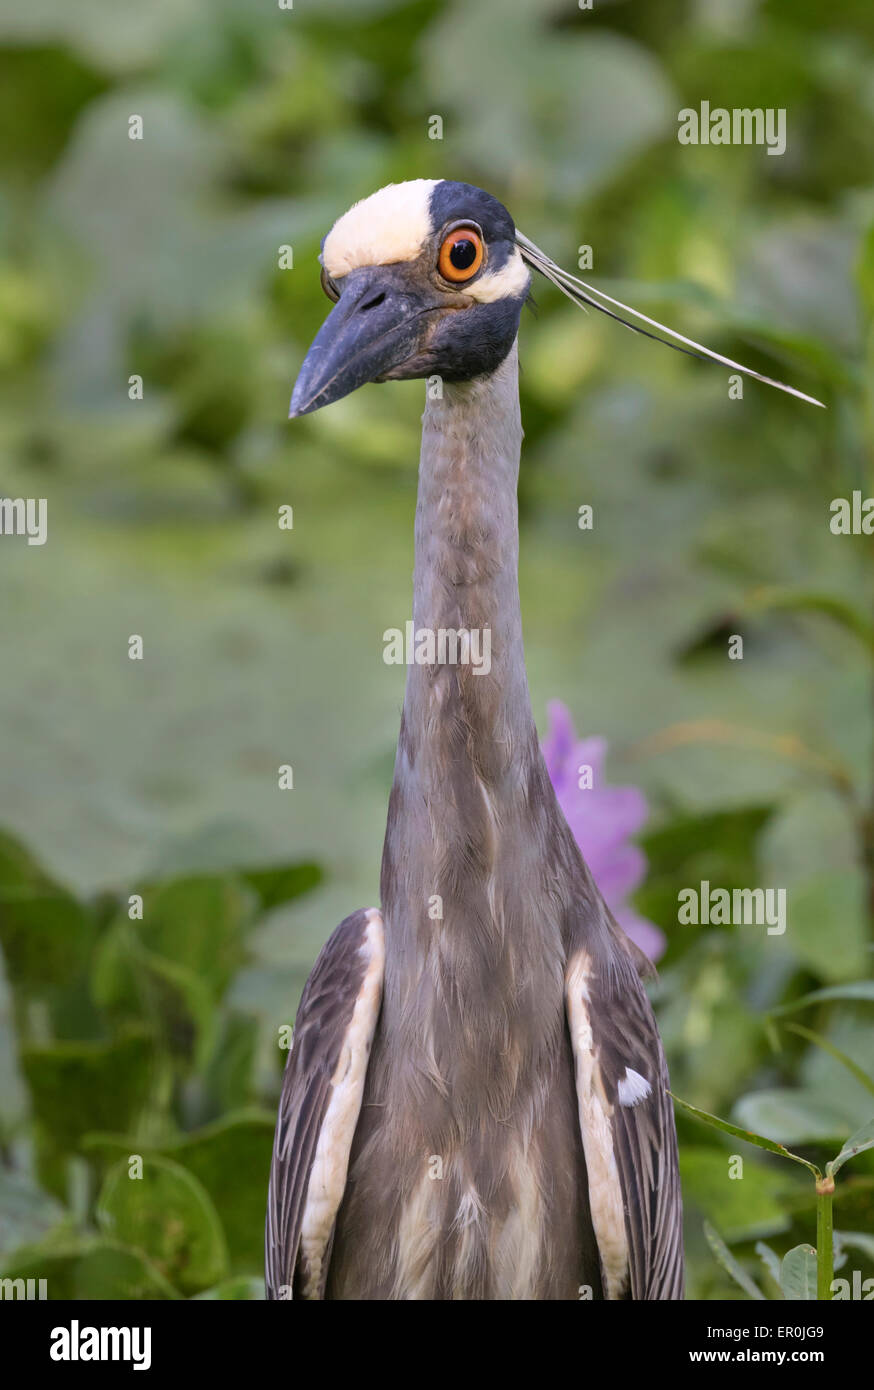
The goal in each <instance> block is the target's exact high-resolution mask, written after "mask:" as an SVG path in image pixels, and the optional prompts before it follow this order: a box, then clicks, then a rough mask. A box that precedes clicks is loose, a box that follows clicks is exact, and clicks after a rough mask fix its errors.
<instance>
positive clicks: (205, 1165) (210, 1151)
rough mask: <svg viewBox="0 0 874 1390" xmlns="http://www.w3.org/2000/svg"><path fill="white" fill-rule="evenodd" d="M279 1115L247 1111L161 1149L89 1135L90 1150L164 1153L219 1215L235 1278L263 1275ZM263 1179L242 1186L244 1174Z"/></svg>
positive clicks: (105, 1135)
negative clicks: (193, 1181) (266, 1209)
mask: <svg viewBox="0 0 874 1390" xmlns="http://www.w3.org/2000/svg"><path fill="white" fill-rule="evenodd" d="M275 1128H276V1116H275V1115H274V1114H273V1113H272V1112H269V1111H266V1110H255V1109H252V1110H243V1111H240V1112H238V1113H237V1114H233V1115H227V1116H225V1117H224V1118H223V1119H222V1120H220V1121H218V1122H216V1123H215V1124H212V1125H206V1126H204V1128H203V1129H199V1130H195V1131H194V1132H193V1133H191V1134H187V1135H184V1136H182V1137H181V1138H179V1139H178V1140H176V1141H174V1142H171V1143H166V1144H162V1145H160V1146H152V1147H151V1148H150V1147H148V1146H140V1147H139V1148H132V1145H133V1142H134V1141H133V1140H130V1139H128V1138H126V1137H124V1136H120V1135H118V1134H112V1133H106V1132H104V1133H95V1134H90V1135H88V1137H87V1140H86V1142H85V1148H86V1149H87V1150H88V1151H90V1152H94V1151H103V1152H104V1153H115V1154H118V1153H130V1152H137V1153H143V1154H150V1153H152V1154H157V1153H160V1154H162V1155H163V1156H164V1157H170V1158H171V1159H172V1161H173V1162H174V1163H176V1164H179V1165H181V1166H182V1167H184V1168H186V1169H187V1170H188V1171H189V1172H190V1173H191V1174H192V1175H193V1176H194V1177H195V1178H196V1179H197V1180H198V1182H199V1183H200V1184H202V1186H203V1188H204V1191H205V1192H207V1193H208V1195H209V1198H210V1200H211V1202H212V1204H213V1206H214V1208H215V1210H216V1211H217V1212H218V1215H219V1218H220V1220H221V1223H222V1228H223V1230H224V1233H225V1239H226V1240H227V1245H228V1251H229V1253H230V1258H231V1264H232V1268H233V1271H234V1273H241V1274H243V1273H252V1274H260V1273H261V1271H262V1270H263V1267H264V1203H265V1200H266V1181H267V1174H268V1173H269V1171H270V1156H271V1153H272V1151H273V1134H274V1130H275ZM241 1173H243V1174H250V1175H258V1174H261V1175H262V1177H261V1178H257V1176H256V1178H255V1180H253V1181H246V1182H242V1183H241V1181H240V1174H241Z"/></svg>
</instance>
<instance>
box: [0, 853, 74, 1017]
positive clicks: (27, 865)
mask: <svg viewBox="0 0 874 1390" xmlns="http://www.w3.org/2000/svg"><path fill="white" fill-rule="evenodd" d="M94 932H95V924H94V921H93V918H92V917H91V915H90V914H89V913H88V911H87V910H86V909H85V908H84V907H83V906H82V904H81V903H79V902H77V900H76V899H75V898H74V897H73V895H72V894H71V893H68V892H67V891H66V889H64V888H61V887H60V886H59V885H58V884H57V883H55V882H53V880H52V879H50V878H49V877H48V875H47V874H45V872H44V871H43V869H42V868H41V867H40V865H39V864H38V863H37V862H36V860H35V859H33V858H32V857H31V855H30V854H29V853H28V851H27V850H26V849H25V848H24V846H23V845H22V844H20V843H19V841H18V840H15V839H13V837H12V836H10V835H7V834H5V833H0V946H2V949H3V958H4V960H5V963H6V971H7V975H8V978H9V982H10V984H11V985H12V988H13V990H14V991H16V992H21V993H22V994H24V995H26V996H33V995H35V994H41V993H45V992H46V991H49V992H50V991H52V990H64V989H66V988H68V987H69V986H70V984H71V982H72V980H73V979H74V978H75V977H76V976H78V975H79V974H80V972H81V971H82V970H83V969H84V967H85V965H86V963H87V960H88V955H89V952H90V950H91V945H92V942H93V938H94Z"/></svg>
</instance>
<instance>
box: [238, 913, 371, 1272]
mask: <svg viewBox="0 0 874 1390" xmlns="http://www.w3.org/2000/svg"><path fill="white" fill-rule="evenodd" d="M382 950H383V941H382V917H381V914H380V913H379V912H377V911H376V910H375V909H370V910H362V911H360V912H355V913H353V914H352V916H351V917H347V918H346V920H345V921H344V922H341V923H340V926H339V927H338V928H337V930H336V931H335V932H334V934H333V935H332V936H331V937H330V938H329V940H328V941H327V943H326V945H325V946H324V947H323V949H322V951H321V953H320V955H319V957H318V960H317V961H316V963H315V966H314V967H313V970H312V974H311V975H310V977H309V979H308V980H307V982H306V985H305V986H304V990H303V994H302V995H301V1000H300V1006H299V1008H298V1011H297V1018H296V1020H295V1030H294V1040H293V1043H292V1047H291V1051H290V1053H289V1056H288V1061H287V1062H286V1066H285V1075H284V1077H283V1083H282V1095H281V1097H280V1102H279V1116H278V1119H277V1122H276V1137H275V1139H274V1143H273V1161H272V1163H271V1166H270V1187H269V1191H268V1196H267V1225H266V1239H265V1264H266V1282H267V1297H268V1298H270V1299H279V1298H285V1297H289V1296H291V1294H292V1293H293V1295H294V1296H295V1297H299V1296H304V1297H321V1296H322V1293H323V1291H324V1284H325V1280H326V1278H327V1265H328V1257H329V1254H330V1245H331V1240H332V1236H333V1217H334V1215H336V1207H337V1205H339V1195H342V1186H343V1184H344V1183H345V1174H346V1166H347V1164H348V1159H349V1150H350V1149H351V1146H352V1138H353V1136H354V1132H355V1125H356V1123H357V1119H358V1114H359V1111H360V1106H361V1093H362V1091H363V1085H364V1072H365V1069H366V1062H367V1054H368V1052H369V1048H370V1043H371V1040H372V1038H373V1033H374V1030H375V1027H376V1021H377V1017H378V1014H379V1002H380V997H381V990H382ZM332 1102H333V1103H334V1108H333V1110H332ZM320 1139H321V1140H322V1149H321V1150H320ZM318 1154H321V1160H322V1161H321V1163H320V1165H319V1191H318V1192H317V1193H310V1190H309V1189H310V1183H311V1178H312V1175H313V1167H314V1164H315V1163H316V1160H317V1155H318ZM325 1175H327V1176H328V1178H329V1179H330V1182H329V1183H328V1184H327V1185H326V1183H325V1182H324V1181H323V1178H324V1176H325ZM338 1185H339V1186H338ZM338 1193H339V1195H338ZM308 1216H309V1217H310V1218H311V1224H312V1220H314V1222H315V1226H316V1229H317V1230H318V1229H319V1228H320V1227H323V1228H324V1239H323V1240H322V1241H321V1242H318V1241H317V1242H316V1245H317V1253H316V1257H315V1259H313V1257H312V1250H311V1251H310V1259H309V1260H307V1258H306V1257H305V1252H304V1251H303V1249H302V1243H303V1242H302V1238H303V1236H304V1233H305V1226H306V1223H307V1217H308ZM308 1265H315V1266H316V1267H315V1268H312V1267H308Z"/></svg>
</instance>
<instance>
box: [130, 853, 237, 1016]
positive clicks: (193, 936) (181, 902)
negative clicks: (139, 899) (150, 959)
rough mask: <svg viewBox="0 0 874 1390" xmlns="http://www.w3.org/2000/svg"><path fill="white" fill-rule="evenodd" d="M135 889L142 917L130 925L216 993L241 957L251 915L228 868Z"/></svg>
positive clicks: (156, 950) (158, 952) (160, 953)
mask: <svg viewBox="0 0 874 1390" xmlns="http://www.w3.org/2000/svg"><path fill="white" fill-rule="evenodd" d="M141 891H142V896H143V921H142V922H141V923H135V924H133V925H135V927H136V929H137V932H138V935H139V936H140V939H141V940H142V942H143V945H144V946H146V947H147V949H148V950H150V951H153V952H154V953H155V954H156V955H158V956H163V957H164V959H165V960H170V961H175V962H176V964H177V965H181V966H183V967H184V968H186V969H187V970H190V971H191V972H193V974H195V975H196V976H197V978H198V979H199V980H201V981H202V982H203V983H204V984H206V985H208V986H210V988H211V989H212V991H213V993H214V994H215V995H216V996H219V995H221V994H222V993H223V992H224V990H225V989H226V988H227V986H228V984H229V982H230V980H231V978H232V976H233V974H234V972H235V971H236V970H238V969H239V967H240V966H241V965H242V964H243V963H244V962H245V959H246V952H245V947H244V938H245V934H246V932H247V930H248V928H249V926H250V925H251V923H252V919H253V914H252V910H251V908H252V905H251V902H250V900H249V896H248V894H247V893H246V892H245V891H244V890H243V888H242V886H241V884H240V883H239V881H238V880H237V879H236V878H235V877H234V876H233V875H230V874H228V875H225V876H220V875H199V876H194V877H191V878H180V879H173V880H171V881H170V882H169V883H159V884H153V885H146V887H144V888H143V889H142V890H141Z"/></svg>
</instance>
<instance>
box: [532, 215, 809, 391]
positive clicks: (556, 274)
mask: <svg viewBox="0 0 874 1390" xmlns="http://www.w3.org/2000/svg"><path fill="white" fill-rule="evenodd" d="M516 244H517V245H518V247H519V249H520V251H521V252H522V255H523V256H524V257H525V259H526V260H527V261H528V263H529V264H530V265H532V266H533V267H534V269H535V270H539V271H540V273H541V274H542V275H545V276H546V278H547V279H548V280H552V282H553V284H554V285H556V286H557V287H558V289H560V290H561V292H562V294H564V295H567V297H568V299H571V300H573V302H574V303H576V304H579V302H580V299H581V298H585V299H586V301H587V303H589V304H591V305H592V308H593V309H600V310H602V312H604V313H608V312H609V310H606V309H605V308H604V305H603V304H600V303H599V302H598V301H599V300H600V299H603V300H605V301H606V302H607V303H608V304H612V305H613V306H614V307H615V308H617V309H621V310H622V311H623V312H624V313H626V314H632V315H633V316H634V317H635V318H636V319H640V321H641V323H647V324H649V326H650V327H651V328H657V329H658V330H659V331H660V332H661V333H667V334H668V336H669V337H671V338H674V339H675V340H676V341H677V342H678V343H684V344H685V345H686V346H687V347H688V348H694V350H695V351H696V352H700V353H702V354H703V355H704V356H705V357H708V358H710V360H711V361H712V362H720V363H721V364H722V365H723V366H724V367H734V369H735V370H736V371H738V372H743V373H744V375H745V376H750V377H754V378H755V380H756V381H761V382H764V384H765V385H766V386H774V387H776V389H777V390H778V391H785V392H787V394H788V395H790V396H797V397H798V399H799V400H800V401H807V403H808V404H809V405H818V406H819V407H820V409H821V410H825V409H826V407H825V406H824V405H823V403H822V401H818V400H817V399H816V397H815V396H808V395H805V393H804V392H803V391H798V390H796V388H795V387H794V386H787V385H786V383H785V382H784V381H775V380H774V378H773V377H770V376H763V375H762V373H761V372H757V371H754V370H753V368H752V367H745V366H744V365H743V363H742V362H735V361H734V359H733V358H731V357H723V355H722V353H720V352H714V351H713V349H712V348H708V347H705V346H704V345H703V343H696V342H695V340H694V338H686V337H684V335H683V334H682V333H678V332H677V331H676V330H675V329H673V328H668V326H667V324H664V323H659V321H658V319H651V318H649V317H648V316H647V315H646V314H642V313H641V312H640V310H639V309H633V308H632V307H631V305H630V304H623V303H622V301H621V299H614V298H613V297H612V296H611V295H609V294H606V293H605V291H604V290H599V289H597V288H596V287H595V286H594V285H587V284H586V282H585V280H580V279H579V278H578V276H576V275H571V273H570V271H567V270H562V268H561V266H558V265H556V263H555V261H552V260H550V258H549V256H547V255H546V254H545V253H544V252H543V251H541V250H540V248H539V247H538V246H535V244H534V242H533V241H529V239H528V237H526V236H524V235H523V234H522V232H520V231H519V230H518V228H517V229H516ZM571 285H573V286H576V288H575V289H573V290H571V289H570V288H569V286H571ZM580 291H585V294H583V295H581V294H580ZM593 296H594V297H593ZM580 307H582V305H580ZM626 327H627V328H631V329H632V331H633V330H634V325H633V324H626ZM666 346H670V344H666Z"/></svg>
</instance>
